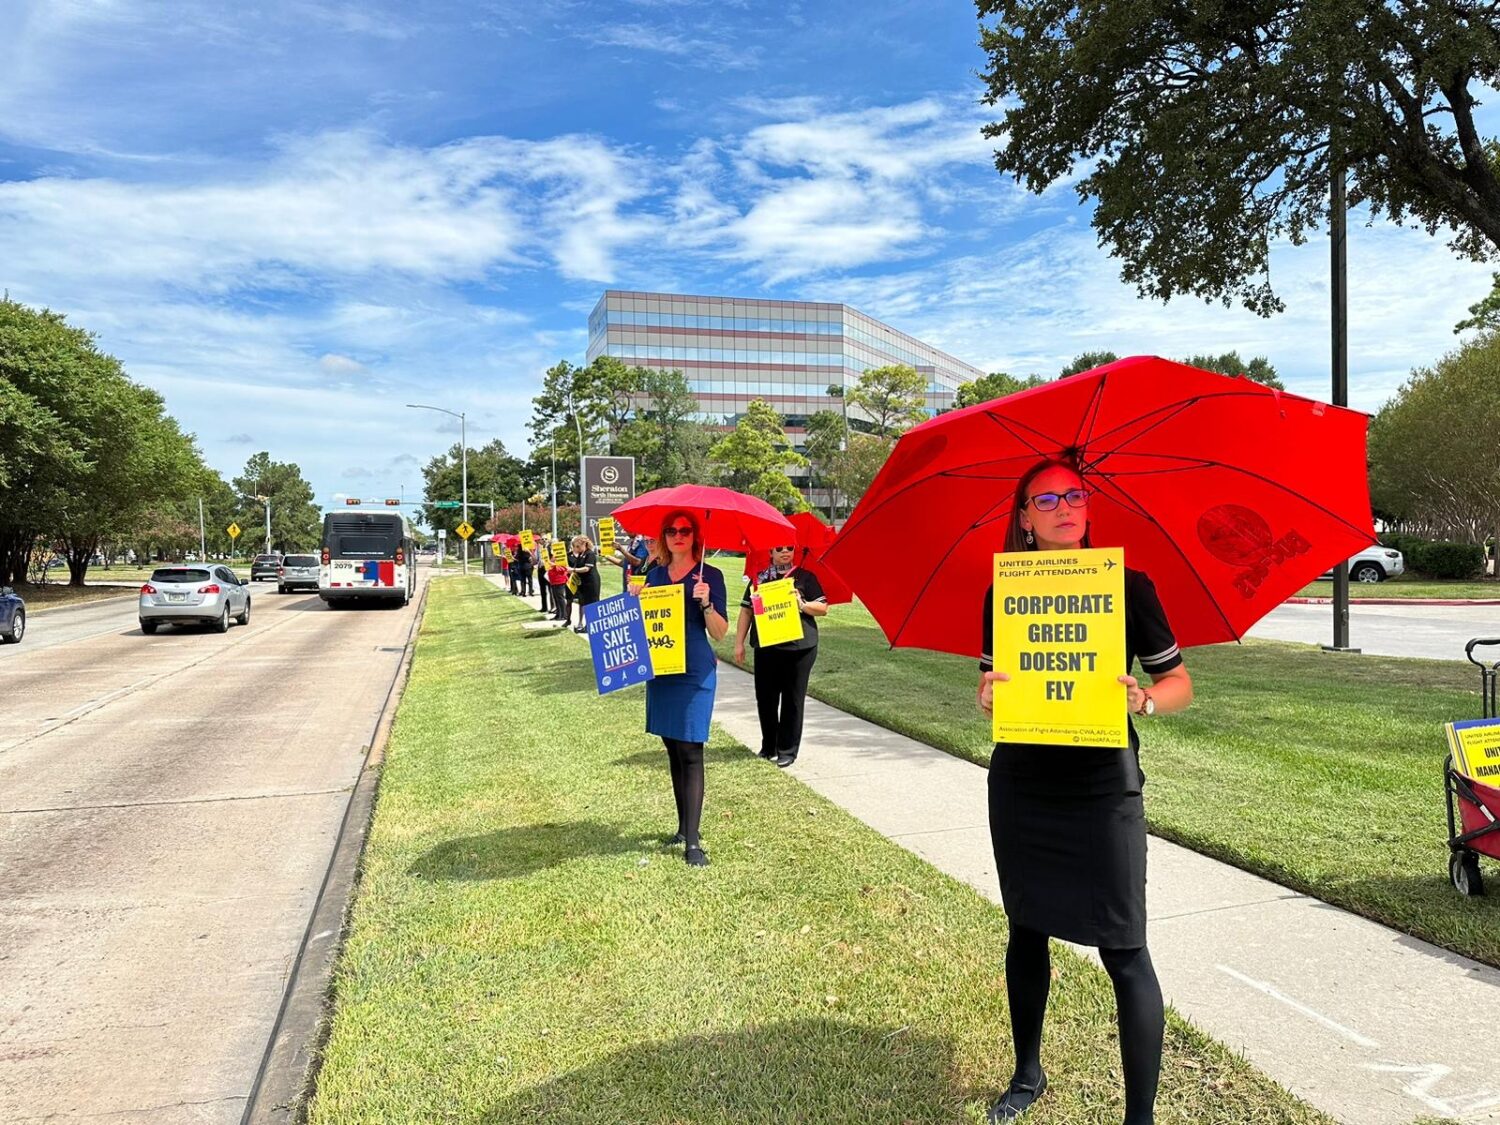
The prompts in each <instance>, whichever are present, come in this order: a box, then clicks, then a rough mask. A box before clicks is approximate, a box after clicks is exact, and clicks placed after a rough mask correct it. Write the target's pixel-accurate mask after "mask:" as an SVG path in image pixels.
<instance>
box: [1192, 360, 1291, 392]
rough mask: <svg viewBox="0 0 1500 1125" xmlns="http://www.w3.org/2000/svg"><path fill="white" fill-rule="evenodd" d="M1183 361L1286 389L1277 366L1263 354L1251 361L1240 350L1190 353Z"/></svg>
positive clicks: (1204, 368) (1206, 369)
mask: <svg viewBox="0 0 1500 1125" xmlns="http://www.w3.org/2000/svg"><path fill="white" fill-rule="evenodd" d="M1182 362H1183V363H1185V364H1187V365H1188V366H1189V367H1201V368H1203V370H1205V371H1217V372H1218V373H1219V374H1220V375H1243V376H1244V377H1245V378H1246V379H1249V380H1250V381H1251V382H1253V383H1262V384H1264V385H1265V386H1267V387H1275V388H1276V389H1277V390H1278V391H1284V390H1286V387H1285V386H1284V385H1283V384H1282V382H1281V380H1280V379H1279V378H1277V377H1276V368H1274V367H1272V366H1271V361H1270V360H1269V359H1267V358H1266V357H1265V356H1263V355H1258V356H1256V357H1255V358H1254V359H1252V360H1251V361H1250V362H1249V363H1246V362H1245V361H1244V360H1242V359H1241V358H1240V353H1239V352H1225V353H1224V354H1223V355H1190V356H1188V357H1187V359H1185V360H1183V361H1182Z"/></svg>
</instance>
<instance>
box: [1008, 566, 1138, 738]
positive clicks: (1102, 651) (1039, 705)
mask: <svg viewBox="0 0 1500 1125" xmlns="http://www.w3.org/2000/svg"><path fill="white" fill-rule="evenodd" d="M993 658H994V665H995V671H997V672H1006V673H1009V675H1010V680H1009V682H1007V683H997V684H995V691H994V700H995V705H994V737H995V741H996V742H1038V743H1043V744H1045V745H1049V746H1118V747H1125V746H1128V745H1129V744H1130V743H1129V732H1128V729H1127V723H1126V716H1125V685H1124V684H1122V683H1120V682H1119V677H1120V675H1121V674H1123V673H1124V672H1125V553H1124V551H1123V550H1121V549H1120V548H1119V547H1104V548H1094V549H1085V548H1080V549H1078V550H1076V551H1016V552H1013V553H1009V554H1003V555H996V556H995V615H994V646H993Z"/></svg>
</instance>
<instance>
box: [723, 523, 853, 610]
mask: <svg viewBox="0 0 1500 1125" xmlns="http://www.w3.org/2000/svg"><path fill="white" fill-rule="evenodd" d="M787 518H788V519H789V520H790V521H791V524H792V526H793V527H794V528H796V530H797V538H796V547H797V550H796V553H795V555H794V558H795V559H796V563H797V566H798V567H800V568H801V569H802V570H806V571H809V572H811V573H812V574H814V575H815V576H816V577H817V579H818V585H820V586H822V587H823V593H824V594H825V595H827V598H828V604H829V605H843V604H844V603H845V602H852V601H853V600H854V591H853V590H851V589H849V584H848V583H847V582H845V581H844V580H843V579H842V578H840V577H839V576H838V575H837V574H835V573H834V572H833V571H832V570H830V569H829V568H828V567H826V566H824V565H823V552H824V551H826V550H827V549H828V547H829V545H830V544H831V543H832V542H833V540H834V538H835V534H836V533H835V532H834V530H833V528H831V527H829V526H828V525H827V524H826V523H824V522H823V521H822V520H820V519H819V518H818V517H817V516H815V515H813V513H811V512H797V513H796V514H795V515H792V516H788V517H787ZM771 546H773V547H777V546H784V544H779V543H773V544H771ZM770 565H771V552H770V551H769V550H768V549H767V550H762V549H756V550H754V551H751V552H750V553H749V554H747V555H746V556H745V577H746V578H748V579H750V580H751V581H752V582H753V581H754V580H755V576H756V575H757V574H759V573H760V572H761V571H763V570H765V569H766V568H767V567H768V566H770Z"/></svg>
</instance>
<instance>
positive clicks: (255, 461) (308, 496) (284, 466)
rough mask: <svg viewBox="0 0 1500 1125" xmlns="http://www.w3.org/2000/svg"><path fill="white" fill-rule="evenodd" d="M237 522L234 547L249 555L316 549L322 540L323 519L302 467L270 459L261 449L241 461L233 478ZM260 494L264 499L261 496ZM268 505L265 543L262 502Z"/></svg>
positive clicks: (264, 515) (264, 505)
mask: <svg viewBox="0 0 1500 1125" xmlns="http://www.w3.org/2000/svg"><path fill="white" fill-rule="evenodd" d="M233 484H234V490H235V493H236V494H237V495H236V500H237V507H238V515H237V516H236V518H235V522H236V523H238V524H239V525H240V527H241V529H242V530H243V532H244V534H243V535H242V536H241V538H240V540H239V542H238V544H237V548H238V549H239V550H242V551H246V552H248V553H249V554H252V555H253V554H255V553H256V552H257V551H261V550H272V551H281V552H283V553H288V552H292V551H312V550H316V549H317V548H318V546H319V544H321V542H322V540H323V520H322V515H321V513H320V512H319V509H318V506H317V504H315V503H313V489H312V485H310V484H308V482H307V479H306V478H305V477H304V476H303V475H302V469H301V467H300V466H298V465H296V464H295V463H293V462H290V461H273V460H271V455H270V454H269V453H266V452H264V451H262V452H260V453H257V454H255V455H254V456H252V457H251V458H250V459H249V460H247V461H246V462H245V471H244V472H243V473H242V474H240V475H239V476H237V477H235V478H234V481H233ZM262 497H264V498H265V499H262ZM267 500H269V501H270V507H271V512H270V516H271V542H270V544H269V545H267V543H266V501H267Z"/></svg>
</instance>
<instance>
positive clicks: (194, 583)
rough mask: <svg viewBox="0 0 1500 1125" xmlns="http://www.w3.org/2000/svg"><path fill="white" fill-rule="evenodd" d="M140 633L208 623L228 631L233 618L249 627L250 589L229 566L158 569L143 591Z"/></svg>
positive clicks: (152, 574) (219, 629) (153, 572)
mask: <svg viewBox="0 0 1500 1125" xmlns="http://www.w3.org/2000/svg"><path fill="white" fill-rule="evenodd" d="M138 612H139V615H140V620H141V632H143V633H146V634H150V633H154V632H156V630H157V627H158V626H160V625H190V624H198V623H206V624H209V625H212V626H213V627H214V628H215V629H217V630H218V631H219V632H220V633H227V632H228V631H229V619H230V617H233V618H234V619H235V620H236V621H238V622H239V623H240V624H241V625H248V624H250V587H249V586H248V585H246V584H245V583H244V582H242V581H241V580H240V577H239V575H237V574H235V572H234V571H232V570H230V569H229V568H228V567H227V566H223V565H218V566H159V567H157V568H156V569H155V570H154V571H152V572H151V578H150V579H149V580H148V581H147V582H146V584H145V585H144V586H142V587H141V596H140V605H139V607H138Z"/></svg>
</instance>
